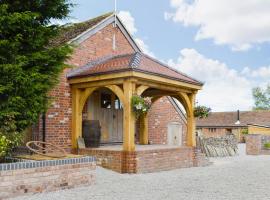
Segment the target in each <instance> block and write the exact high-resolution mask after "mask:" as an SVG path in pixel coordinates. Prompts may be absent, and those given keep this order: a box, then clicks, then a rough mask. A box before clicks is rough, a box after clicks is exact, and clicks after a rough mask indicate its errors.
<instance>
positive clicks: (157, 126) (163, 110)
mask: <svg viewBox="0 0 270 200" xmlns="http://www.w3.org/2000/svg"><path fill="white" fill-rule="evenodd" d="M170 122H179V123H181V124H182V127H183V130H182V132H183V135H182V144H183V145H186V133H187V126H186V123H185V122H184V121H183V119H182V118H181V117H180V115H179V114H178V112H177V111H176V109H175V108H174V106H173V105H172V104H171V103H170V101H169V99H168V97H162V98H160V99H158V100H157V101H156V102H155V103H154V104H153V105H152V107H151V109H150V111H149V121H148V133H149V141H151V142H152V143H153V144H167V133H168V124H169V123H170Z"/></svg>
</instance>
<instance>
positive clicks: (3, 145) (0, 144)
mask: <svg viewBox="0 0 270 200" xmlns="http://www.w3.org/2000/svg"><path fill="white" fill-rule="evenodd" d="M7 119H8V120H6V121H5V122H4V123H3V126H1V127H0V162H1V160H4V159H5V158H6V157H7V156H10V155H11V153H12V151H13V149H14V148H15V147H17V146H19V145H20V144H21V142H22V138H23V137H22V134H21V133H19V132H16V125H15V122H14V120H13V117H12V116H11V117H9V118H7Z"/></svg>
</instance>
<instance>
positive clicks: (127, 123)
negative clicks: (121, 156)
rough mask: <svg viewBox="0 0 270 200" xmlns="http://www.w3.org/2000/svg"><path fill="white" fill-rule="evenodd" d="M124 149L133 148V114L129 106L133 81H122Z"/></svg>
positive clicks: (129, 149)
mask: <svg viewBox="0 0 270 200" xmlns="http://www.w3.org/2000/svg"><path fill="white" fill-rule="evenodd" d="M123 87H124V102H123V103H124V118H123V124H124V136H123V137H124V143H123V150H124V151H134V150H135V116H134V113H133V111H132V107H131V98H132V95H133V93H134V91H133V90H134V83H132V82H130V81H125V82H124V86H123Z"/></svg>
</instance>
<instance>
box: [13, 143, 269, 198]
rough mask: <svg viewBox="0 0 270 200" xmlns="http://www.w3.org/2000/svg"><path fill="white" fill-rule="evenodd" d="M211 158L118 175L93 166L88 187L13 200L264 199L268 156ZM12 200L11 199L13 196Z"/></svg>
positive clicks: (242, 155) (242, 154) (267, 180)
mask: <svg viewBox="0 0 270 200" xmlns="http://www.w3.org/2000/svg"><path fill="white" fill-rule="evenodd" d="M243 152H244V151H243V146H241V148H240V156H237V157H233V158H218V159H211V161H213V165H211V166H208V167H194V168H186V169H179V170H173V171H166V172H159V173H151V174H137V175H128V174H118V173H115V172H112V171H109V170H106V169H103V168H100V167H99V168H97V183H96V184H95V185H92V186H89V187H81V188H76V189H71V190H63V191H58V192H51V193H43V194H37V195H33V196H25V197H19V198H16V200H92V199H93V200H94V199H95V200H167V199H168V200H182V199H183V200H186V199H187V200H197V199H198V200H219V199H220V200H223V199H229V200H235V199H239V200H242V199H245V200H255V199H260V200H264V199H265V200H266V199H267V200H268V199H270V192H269V191H270V190H269V188H270V156H245V155H244V153H243ZM14 200H15V199H14Z"/></svg>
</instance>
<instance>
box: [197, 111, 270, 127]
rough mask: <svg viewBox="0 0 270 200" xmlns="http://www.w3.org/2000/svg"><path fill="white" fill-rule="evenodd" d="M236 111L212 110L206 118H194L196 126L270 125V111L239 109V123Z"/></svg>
mask: <svg viewBox="0 0 270 200" xmlns="http://www.w3.org/2000/svg"><path fill="white" fill-rule="evenodd" d="M236 121H237V112H212V113H210V114H209V116H208V117H207V118H203V119H196V126H197V127H241V126H247V125H248V124H259V125H264V126H269V125H270V111H241V112H240V122H241V123H240V124H235V122H236Z"/></svg>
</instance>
